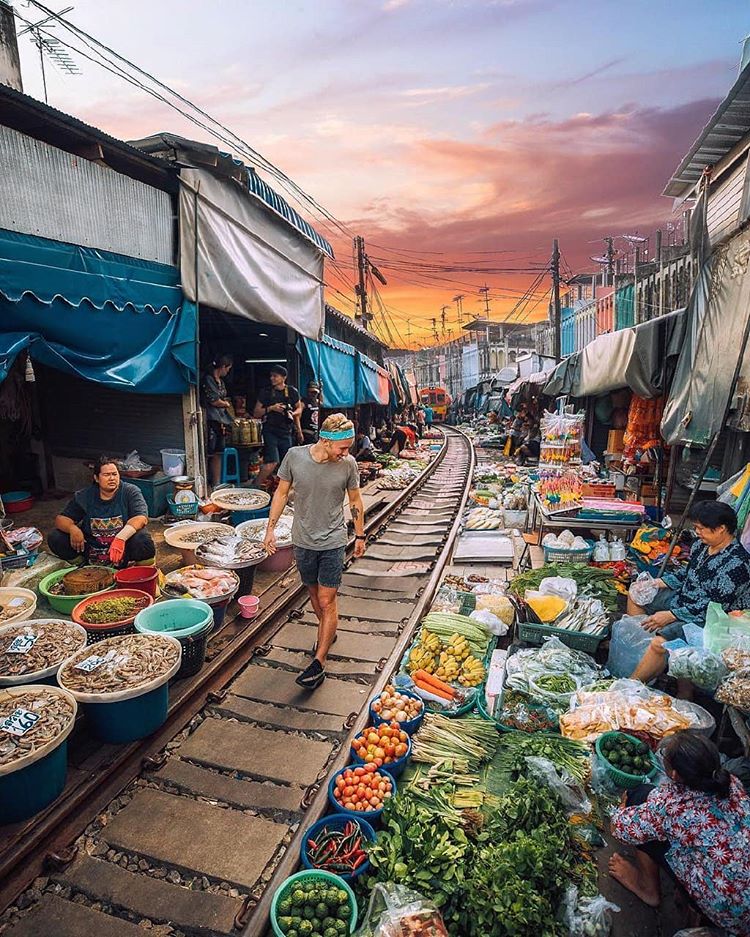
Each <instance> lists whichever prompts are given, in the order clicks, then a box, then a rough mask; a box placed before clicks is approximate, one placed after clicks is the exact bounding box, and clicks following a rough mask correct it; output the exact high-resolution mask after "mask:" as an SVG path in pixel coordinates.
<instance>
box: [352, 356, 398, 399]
mask: <svg viewBox="0 0 750 937" xmlns="http://www.w3.org/2000/svg"><path fill="white" fill-rule="evenodd" d="M390 394H391V382H390V380H389V378H388V372H387V371H386V370H385V369H384V368H381V367H380V365H379V364H378V363H377V362H376V361H373V360H372V358H368V357H367V355H363V354H362V352H357V403H376V404H378V405H379V406H388V403H389V401H390Z"/></svg>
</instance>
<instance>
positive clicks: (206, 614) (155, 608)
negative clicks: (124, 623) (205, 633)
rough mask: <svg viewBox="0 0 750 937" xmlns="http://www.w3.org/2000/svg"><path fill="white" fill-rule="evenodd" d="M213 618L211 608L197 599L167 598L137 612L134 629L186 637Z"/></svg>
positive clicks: (206, 624) (195, 632) (205, 625)
mask: <svg viewBox="0 0 750 937" xmlns="http://www.w3.org/2000/svg"><path fill="white" fill-rule="evenodd" d="M212 620H213V609H212V608H211V606H210V605H208V604H207V603H206V602H200V601H199V600H198V599H167V600H166V601H165V602H158V603H157V604H156V605H150V606H149V607H148V608H144V609H143V611H141V612H138V614H137V615H136V616H135V630H136V631H140V632H141V634H149V633H151V634H169V635H171V636H172V637H173V638H187V637H190V635H193V634H197V633H198V632H200V631H202V630H203V629H204V628H206V627H207V626H208V625H210V624H211V622H212Z"/></svg>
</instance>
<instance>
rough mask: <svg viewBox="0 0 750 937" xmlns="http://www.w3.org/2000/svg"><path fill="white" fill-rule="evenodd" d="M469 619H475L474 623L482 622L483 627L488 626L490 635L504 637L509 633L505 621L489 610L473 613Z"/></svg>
mask: <svg viewBox="0 0 750 937" xmlns="http://www.w3.org/2000/svg"><path fill="white" fill-rule="evenodd" d="M469 618H473V619H474V621H480V622H481V623H482V624H483V625H486V626H487V628H488V629H489V631H490V634H494V635H497V636H498V637H502V636H503V635H505V634H507V633H508V625H506V624H505V622H504V621H501V620H500V619H499V618H498V617H497V615H494V614H493V613H492V612H491V611H489V609H486V608H485V609H480V610H479V611H473V612H472V613H471V615H469Z"/></svg>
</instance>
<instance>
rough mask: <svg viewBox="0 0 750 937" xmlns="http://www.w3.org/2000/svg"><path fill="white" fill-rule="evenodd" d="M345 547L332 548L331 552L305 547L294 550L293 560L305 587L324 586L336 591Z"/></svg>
mask: <svg viewBox="0 0 750 937" xmlns="http://www.w3.org/2000/svg"><path fill="white" fill-rule="evenodd" d="M345 551H346V548H345V547H333V549H331V550H308V549H307V548H306V547H295V548H294V559H295V560H296V562H297V569H298V570H299V574H300V576H301V577H302V583H303V585H305V586H325V587H326V588H328V589H338V587H339V586H340V585H341V576H342V574H343V572H344V553H345Z"/></svg>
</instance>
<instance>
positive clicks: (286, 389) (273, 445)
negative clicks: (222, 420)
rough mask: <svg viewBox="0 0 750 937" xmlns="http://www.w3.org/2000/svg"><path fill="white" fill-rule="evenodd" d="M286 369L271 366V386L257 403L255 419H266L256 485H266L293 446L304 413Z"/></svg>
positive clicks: (297, 392)
mask: <svg viewBox="0 0 750 937" xmlns="http://www.w3.org/2000/svg"><path fill="white" fill-rule="evenodd" d="M286 377H287V370H286V368H284V367H282V366H281V365H280V364H276V365H274V366H273V367H272V368H271V375H270V381H271V386H270V387H266V388H264V389H263V390H262V391H261V392H260V394H259V395H258V402H257V403H256V404H255V418H256V419H261V418H263V466H262V468H261V470H260V472H259V473H258V480H257V481H256V483H255V484H256V486H257V487H258V488H261V487H263V486H265V484H266V482H267V481H268V479H269V478H270V476H271V475H272V474H273V472H274V471H275V469H276V467H277V466H278V464H279V463H280V462H281V461H282V459H283V458H284V456H285V455H286V454H287V452H288V451H289V450H290V449H291V447H292V432H293V431H294V429H295V423H296V422H297V421H298V420H299V418H300V416H301V415H302V401H301V400H300V396H299V391H298V390H297V388H296V387H292V386H291V385H289V384H287V382H286Z"/></svg>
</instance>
